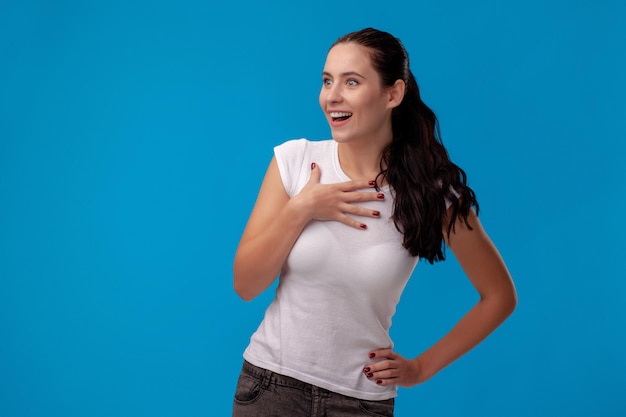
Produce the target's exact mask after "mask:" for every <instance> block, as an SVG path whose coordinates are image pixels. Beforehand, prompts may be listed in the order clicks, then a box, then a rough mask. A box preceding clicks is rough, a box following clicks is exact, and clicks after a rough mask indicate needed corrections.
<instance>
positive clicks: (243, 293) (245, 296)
mask: <svg viewBox="0 0 626 417" xmlns="http://www.w3.org/2000/svg"><path fill="white" fill-rule="evenodd" d="M233 287H234V289H235V293H237V295H238V296H239V298H241V299H242V300H243V301H252V300H253V299H254V297H255V296H256V294H253V293H252V292H251V291H250V290H249V289H248V288H247V287H246V286H245V285H242V284H241V283H240V282H239V281H238V280H237V279H235V282H234V285H233Z"/></svg>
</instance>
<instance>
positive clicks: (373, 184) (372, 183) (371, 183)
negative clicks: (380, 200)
mask: <svg viewBox="0 0 626 417" xmlns="http://www.w3.org/2000/svg"><path fill="white" fill-rule="evenodd" d="M368 184H369V185H371V186H372V187H373V186H375V185H376V181H370V182H368Z"/></svg>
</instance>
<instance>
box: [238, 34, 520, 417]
mask: <svg viewBox="0 0 626 417" xmlns="http://www.w3.org/2000/svg"><path fill="white" fill-rule="evenodd" d="M320 106H321V108H322V110H323V111H324V114H325V115H326V119H327V121H328V123H329V125H330V128H331V132H332V138H333V139H332V140H326V141H308V140H305V139H300V140H292V141H287V142H285V143H283V144H281V145H279V146H277V147H276V148H275V149H274V151H275V152H274V158H273V159H272V161H271V163H270V165H269V168H268V170H267V173H266V176H265V179H264V181H263V184H262V186H261V190H260V192H259V195H258V198H257V202H256V204H255V206H254V209H253V211H252V214H251V216H250V219H249V221H248V224H247V226H246V228H245V231H244V233H243V236H242V238H241V242H240V244H239V247H238V249H237V253H236V255H235V262H234V286H235V290H236V292H237V293H238V294H239V295H240V296H241V297H242V298H243V299H244V300H251V299H252V298H254V297H255V296H257V295H259V294H260V293H261V292H263V291H264V290H265V289H266V288H268V287H269V286H270V285H271V284H272V283H273V282H274V280H275V279H276V278H277V276H280V278H279V279H280V281H279V284H278V287H277V289H276V297H275V299H274V300H273V302H272V303H271V305H270V306H269V307H268V309H267V311H266V313H265V318H264V319H263V322H262V323H261V325H260V326H259V328H258V330H257V331H256V332H255V333H254V335H253V336H252V338H251V340H250V344H249V346H248V347H247V349H246V351H245V352H244V358H245V361H244V366H243V370H242V372H241V375H240V378H239V383H238V385H237V389H236V393H235V400H234V408H233V415H234V416H236V417H241V416H281V417H285V416H317V415H320V416H322V415H323V416H361V415H363V416H372V415H380V416H392V415H393V404H394V397H395V396H396V387H397V386H402V387H411V386H414V385H417V384H420V383H422V382H424V381H426V380H428V379H429V378H431V377H432V376H433V375H435V374H436V373H437V372H438V371H440V370H441V369H442V368H444V367H445V366H447V365H448V364H450V363H451V362H452V361H454V360H455V359H457V358H459V357H460V356H461V355H463V354H464V353H466V352H467V351H469V350H470V349H471V348H472V347H474V346H476V345H477V344H478V343H479V342H480V341H482V340H483V339H484V338H485V337H487V335H489V334H490V333H491V332H492V331H493V330H494V329H495V328H496V327H497V326H498V325H500V323H502V322H503V321H504V320H505V318H506V317H507V316H508V315H509V314H511V312H512V311H513V309H514V308H515V305H516V292H515V288H514V285H513V282H512V280H511V277H510V275H509V273H508V271H507V268H506V266H505V264H504V262H503V261H502V259H501V257H500V255H499V254H498V251H497V249H496V248H495V247H494V245H493V244H492V242H491V241H490V239H489V237H488V236H487V234H486V233H485V231H484V230H483V228H482V227H481V224H480V222H479V220H478V218H477V214H476V213H477V212H478V203H477V201H476V197H475V195H474V192H473V191H472V190H471V189H470V188H469V187H468V186H467V183H466V177H465V173H464V172H463V170H462V169H460V168H459V167H458V166H456V165H455V164H454V163H452V162H451V161H450V159H449V157H448V154H447V151H446V149H445V148H444V147H443V145H442V143H441V141H440V139H439V137H438V125H437V119H436V117H435V114H434V113H433V112H432V111H431V110H430V109H429V108H428V107H427V106H426V105H425V104H424V103H423V102H422V100H421V98H420V93H419V90H418V86H417V83H416V81H415V78H414V76H413V74H412V73H411V71H410V69H409V59H408V56H407V52H406V50H405V48H404V47H403V45H402V43H401V42H400V41H399V40H398V39H397V38H395V37H393V36H392V35H390V34H389V33H386V32H382V31H379V30H375V29H371V28H368V29H363V30H360V31H358V32H354V33H350V34H347V35H345V36H343V37H341V38H340V39H338V40H337V41H336V42H335V44H334V45H333V46H332V47H331V49H330V50H329V52H328V56H327V58H326V63H325V66H324V70H323V73H322V88H321V92H320ZM444 245H447V246H448V247H449V249H450V250H452V252H453V253H454V255H455V257H456V259H457V260H458V262H459V263H460V264H461V266H462V267H463V270H464V271H465V273H466V274H467V276H468V278H469V280H470V281H471V283H472V284H473V286H474V287H475V288H476V290H477V292H478V293H479V295H480V300H479V301H478V302H477V304H476V305H475V306H474V307H473V308H472V309H471V310H469V311H468V312H467V313H466V315H465V316H464V317H463V318H462V319H461V320H460V321H459V322H458V324H456V326H454V328H452V329H451V330H450V331H449V333H447V334H446V335H445V336H444V337H443V338H442V339H441V340H439V341H438V342H437V343H436V344H434V345H433V346H432V347H430V348H429V349H427V350H426V351H425V352H423V353H421V354H420V355H419V356H417V357H416V358H414V359H408V358H405V357H403V356H401V355H400V354H398V353H397V352H396V351H395V350H394V347H393V343H392V341H391V339H390V337H389V327H390V325H391V318H392V316H393V314H394V312H395V308H396V305H397V303H398V300H399V298H400V295H401V293H402V291H403V289H404V287H405V284H406V283H407V280H408V279H409V277H410V275H411V273H412V272H413V270H414V268H415V266H416V264H417V262H418V259H420V258H423V259H426V260H427V261H428V262H430V263H433V262H435V261H440V260H443V259H444V250H443V249H444ZM404 350H407V349H406V348H405V349H404Z"/></svg>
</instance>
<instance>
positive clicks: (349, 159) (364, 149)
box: [338, 143, 386, 185]
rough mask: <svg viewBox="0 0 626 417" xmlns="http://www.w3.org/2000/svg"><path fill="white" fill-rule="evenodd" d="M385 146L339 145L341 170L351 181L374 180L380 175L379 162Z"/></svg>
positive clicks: (375, 144) (369, 144)
mask: <svg viewBox="0 0 626 417" xmlns="http://www.w3.org/2000/svg"><path fill="white" fill-rule="evenodd" d="M385 146H386V144H385V145H381V144H377V143H367V144H363V143H359V144H355V143H339V145H338V154H339V164H340V165H341V169H342V170H343V172H344V173H345V174H346V175H347V176H348V177H350V179H352V180H373V179H375V178H376V176H377V175H378V174H379V173H380V168H381V167H380V160H381V158H382V154H383V149H384V148H385ZM379 185H382V184H379Z"/></svg>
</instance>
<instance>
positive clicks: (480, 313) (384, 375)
mask: <svg viewBox="0 0 626 417" xmlns="http://www.w3.org/2000/svg"><path fill="white" fill-rule="evenodd" d="M468 223H469V224H470V225H471V227H472V229H471V230H470V229H469V227H468V226H467V224H466V223H465V222H463V221H462V220H457V221H456V223H455V226H454V230H453V231H452V232H451V233H450V237H449V238H448V237H447V233H445V232H444V236H445V237H446V243H447V245H448V247H449V248H450V249H451V250H452V252H453V253H454V255H455V257H456V259H457V260H458V262H459V264H460V265H461V267H462V268H463V270H464V271H465V273H466V274H467V276H468V278H469V280H470V281H471V282H472V284H473V286H474V288H476V291H477V292H478V294H479V296H480V299H479V301H478V302H477V303H476V305H474V307H472V309H470V310H469V311H468V312H467V314H465V316H463V318H461V320H460V321H459V322H458V323H457V324H456V325H455V326H454V327H453V328H452V329H451V330H450V331H449V332H448V333H447V334H446V335H445V336H444V337H443V338H441V339H440V340H439V341H438V342H437V343H435V344H434V345H433V346H431V347H430V348H429V349H427V350H426V351H425V352H423V353H422V354H421V355H420V356H418V357H417V358H415V359H405V358H403V357H402V356H400V355H398V354H397V353H395V352H393V351H391V349H380V350H376V351H374V352H372V354H374V356H373V357H376V358H386V359H385V360H383V361H381V362H378V363H376V364H373V365H369V366H366V369H367V370H368V372H365V374H366V376H367V377H368V378H370V379H372V380H374V381H376V383H378V384H379V385H399V386H405V387H407V386H413V385H416V384H419V383H422V382H424V381H426V380H428V379H429V378H431V377H432V376H433V375H435V374H436V373H437V372H439V371H440V370H441V369H443V368H444V367H446V366H447V365H449V364H450V363H452V362H453V361H454V360H456V359H457V358H459V357H460V356H462V355H464V354H465V353H467V352H468V351H469V350H471V349H472V348H473V347H474V346H476V345H477V344H479V343H480V342H481V341H482V340H483V339H485V338H486V337H487V336H488V335H489V334H490V333H491V332H492V331H494V330H495V329H496V328H497V327H498V326H499V325H500V324H501V323H502V322H503V321H504V320H505V319H506V318H507V317H508V316H509V315H510V314H511V313H512V312H513V310H514V309H515V306H516V304H517V294H516V291H515V286H514V284H513V280H512V279H511V275H510V274H509V271H508V270H507V268H506V265H505V264H504V261H503V260H502V257H501V256H500V254H499V253H498V250H497V249H496V247H495V246H494V244H493V243H492V242H491V239H490V238H489V236H488V235H487V233H486V232H485V230H484V229H483V227H482V225H481V224H480V221H479V220H478V216H476V213H475V212H474V211H473V210H470V215H469V216H468ZM372 354H370V356H371V357H372ZM364 371H365V369H364Z"/></svg>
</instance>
